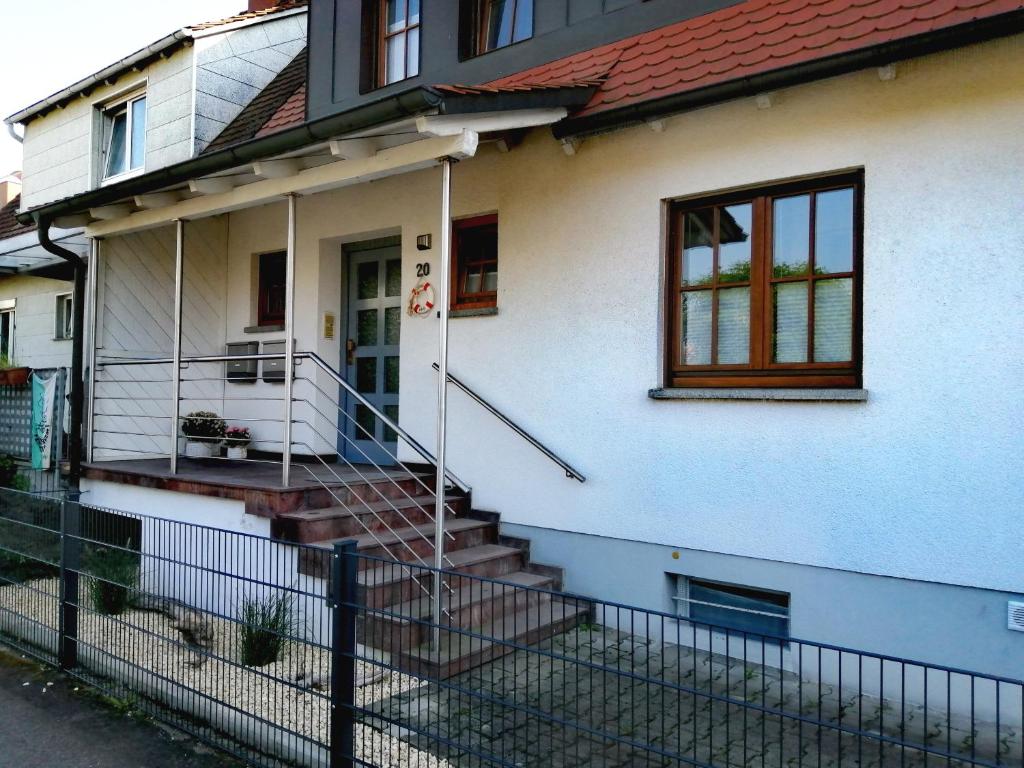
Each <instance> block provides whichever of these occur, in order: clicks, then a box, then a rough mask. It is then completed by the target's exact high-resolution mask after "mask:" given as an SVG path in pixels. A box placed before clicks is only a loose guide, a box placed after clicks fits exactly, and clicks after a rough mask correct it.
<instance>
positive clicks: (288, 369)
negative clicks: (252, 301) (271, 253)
mask: <svg viewBox="0 0 1024 768" xmlns="http://www.w3.org/2000/svg"><path fill="white" fill-rule="evenodd" d="M295 208H296V198H295V195H288V254H287V256H286V257H285V261H286V266H285V281H284V332H285V340H284V370H285V377H284V437H283V438H282V441H283V443H284V444H283V446H282V448H281V485H282V487H284V488H287V487H288V486H289V485H290V484H291V476H292V409H293V403H292V391H293V389H294V383H295V381H294V379H295V223H296V222H295Z"/></svg>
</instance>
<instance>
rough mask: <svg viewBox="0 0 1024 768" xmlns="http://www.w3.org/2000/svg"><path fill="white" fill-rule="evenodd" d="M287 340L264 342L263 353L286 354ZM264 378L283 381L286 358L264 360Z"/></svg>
mask: <svg viewBox="0 0 1024 768" xmlns="http://www.w3.org/2000/svg"><path fill="white" fill-rule="evenodd" d="M284 347H285V342H283V341H267V342H264V344H263V354H265V355H283V354H284ZM263 380H264V381H269V382H282V381H284V358H283V357H282V358H281V359H280V360H264V361H263Z"/></svg>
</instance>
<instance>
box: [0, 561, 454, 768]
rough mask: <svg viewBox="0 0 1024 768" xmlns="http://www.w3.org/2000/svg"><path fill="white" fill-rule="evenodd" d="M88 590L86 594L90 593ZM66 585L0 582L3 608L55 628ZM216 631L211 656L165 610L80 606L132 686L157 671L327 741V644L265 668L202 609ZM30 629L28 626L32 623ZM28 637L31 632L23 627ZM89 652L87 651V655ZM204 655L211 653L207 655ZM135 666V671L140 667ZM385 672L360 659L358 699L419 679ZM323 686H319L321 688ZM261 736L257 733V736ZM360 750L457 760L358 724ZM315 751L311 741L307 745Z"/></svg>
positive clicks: (433, 763)
mask: <svg viewBox="0 0 1024 768" xmlns="http://www.w3.org/2000/svg"><path fill="white" fill-rule="evenodd" d="M84 587H85V585H83V588H82V589H81V593H82V595H83V606H84V602H85V600H84V596H85V595H86V594H87V590H86V589H85V588H84ZM58 589H59V582H58V580H56V579H45V580H38V581H31V582H26V583H24V584H21V585H17V586H3V587H0V609H3V608H6V609H8V610H9V611H11V612H12V613H14V614H17V615H19V616H22V617H27V618H28V619H31V620H33V621H35V622H39V624H41V625H43V626H45V627H48V628H49V629H51V630H53V629H56V628H57V613H58V612H57V605H58V602H57V595H58ZM203 616H204V618H205V619H206V620H207V622H208V623H209V626H210V629H211V630H212V635H213V640H212V643H211V644H210V645H209V647H208V648H207V649H206V652H205V654H202V653H197V652H196V651H194V650H192V649H190V648H189V647H187V646H186V645H185V644H184V643H182V642H181V634H180V633H179V632H178V631H177V630H176V629H174V628H173V627H172V626H171V624H172V621H171V620H170V619H169V618H168V617H166V616H164V615H163V614H159V613H153V612H148V611H139V610H129V611H127V612H125V613H124V614H122V615H120V616H116V617H111V616H102V615H99V614H96V613H94V612H92V611H91V610H88V608H86V607H83V608H82V609H81V610H80V611H79V619H78V621H79V632H78V637H79V645H80V647H83V648H85V649H94V650H95V651H98V652H101V653H102V654H105V655H106V656H108V657H109V660H110V661H111V662H113V663H115V664H117V663H120V662H122V661H124V662H128V663H127V664H121V666H120V669H123V670H124V673H123V675H121V677H123V681H124V682H127V683H128V684H129V686H131V680H132V678H133V676H134V677H136V678H138V677H142V676H143V675H145V673H147V672H148V673H155V674H156V675H159V676H161V677H163V678H165V680H166V681H167V682H170V683H177V684H180V685H182V686H185V687H187V688H190V689H192V690H194V691H196V692H198V694H199V695H193V701H194V702H199V703H200V704H201V703H202V695H205V696H208V697H211V698H212V699H215V700H217V701H221V702H225V703H227V704H229V705H230V706H231V707H236V708H237V709H238V710H240V711H241V712H243V713H248V714H251V715H255V716H258V717H261V718H263V719H265V720H267V721H269V722H271V723H274V724H275V725H277V726H280V727H283V728H286V729H288V730H289V731H291V732H293V733H294V734H295V736H293V737H291V741H292V743H293V744H296V745H299V746H300V747H301V746H303V744H301V742H303V740H304V739H308V740H310V741H311V742H314V743H318V744H326V743H327V741H328V711H329V690H328V689H327V687H326V681H327V680H328V679H329V670H330V658H329V654H328V653H327V652H326V651H325V650H324V649H322V648H320V647H317V646H314V645H311V644H308V643H290V644H289V645H288V646H287V647H286V649H285V651H284V653H283V658H282V659H281V660H280V661H278V662H276V663H274V664H270V665H268V666H265V667H259V668H253V667H245V666H243V665H241V663H240V662H238V661H237V659H238V657H239V654H238V639H237V638H238V625H237V624H236V623H234V622H231V621H226V620H223V619H219V618H215V617H213V616H211V615H210V614H205V613H204V614H203ZM25 626H26V627H28V626H29V625H27V624H26V625H25ZM20 634H22V636H23V637H26V638H28V637H30V634H26V633H25V632H21V633H20ZM82 655H83V656H85V655H87V654H86V653H83V654H82ZM204 657H205V658H204ZM132 665H134V667H136V668H137V669H136V668H133V666H132ZM300 672H301V673H305V679H307V680H308V679H310V677H312V678H313V679H314V680H316V681H321V680H322V681H324V687H323V688H322V689H317V690H314V689H312V688H309V689H302V690H297V689H296V688H295V686H294V684H289V682H290V681H294V680H295V678H296V677H297V676H298V674H299V673H300ZM380 672H381V670H380V669H379V668H375V667H373V666H372V665H369V664H366V663H364V662H358V668H357V676H358V679H359V680H361V681H364V682H365V683H367V684H363V685H362V686H361V687H359V688H358V689H357V704H358V705H361V706H367V707H368V706H369V705H371V704H373V703H374V702H377V701H380V700H382V699H388V698H390V697H392V696H395V695H396V694H399V693H401V692H403V691H408V690H409V689H410V688H414V687H417V686H418V685H419V684H420V681H418V680H417V679H416V678H414V677H410V676H408V675H402V674H398V673H392V672H388V673H386V674H384V675H383V676H382V675H381V674H380ZM319 687H320V686H318V688H319ZM254 735H255V734H254ZM356 740H357V755H358V757H359V758H360V759H362V760H365V761H366V762H369V763H371V764H373V765H378V766H402V767H403V768H405V766H408V767H409V768H435V767H437V768H441V767H442V766H448V765H450V764H449V763H448V762H446V761H444V760H441V759H438V758H436V757H434V756H433V755H430V754H428V753H426V752H423V751H420V750H417V749H415V748H413V747H412V746H411V745H410V744H408V743H407V742H405V741H402V740H400V739H397V738H395V737H393V736H390V735H387V734H385V733H382V732H381V731H378V730H376V729H373V728H369V727H367V726H357V733H356ZM305 746H306V748H307V749H308V748H309V742H306V744H305Z"/></svg>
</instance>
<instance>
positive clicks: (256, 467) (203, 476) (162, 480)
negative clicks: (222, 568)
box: [83, 457, 429, 517]
mask: <svg viewBox="0 0 1024 768" xmlns="http://www.w3.org/2000/svg"><path fill="white" fill-rule="evenodd" d="M83 474H84V476H85V477H86V478H87V479H89V480H101V481H105V482H110V483H123V484H125V485H135V486H140V487H143V488H158V489H161V490H166V491H175V492H178V493H192V494H196V495H200V496H214V497H216V498H221V499H237V500H240V501H244V502H245V511H246V513H247V514H251V515H259V516H260V517H277V516H279V515H281V514H285V513H288V512H294V511H296V510H298V509H303V508H309V507H314V508H315V507H322V506H328V503H326V502H329V501H330V498H331V493H332V491H333V492H335V493H337V492H338V491H339V490H347V489H351V488H353V487H366V486H367V485H375V484H382V485H393V484H395V483H401V482H405V481H409V480H410V479H411V477H412V476H411V475H410V473H409V472H408V471H407V470H404V469H401V468H399V469H377V468H376V467H373V466H371V465H355V466H354V467H353V466H348V465H342V464H338V465H331V466H330V467H329V468H328V467H326V466H324V465H323V464H320V463H317V464H304V463H299V462H294V463H293V464H292V480H291V483H290V484H289V485H288V486H287V487H285V486H283V485H282V484H281V465H280V463H275V462H272V461H267V462H260V461H231V460H226V459H187V458H184V457H181V458H179V459H178V472H177V474H171V467H170V462H169V461H168V460H167V459H126V460H122V461H100V462H94V463H91V464H85V465H84V467H83ZM424 478H425V479H429V478H428V476H427V475H424ZM319 497H322V499H321V498H319Z"/></svg>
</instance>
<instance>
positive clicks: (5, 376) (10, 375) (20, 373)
mask: <svg viewBox="0 0 1024 768" xmlns="http://www.w3.org/2000/svg"><path fill="white" fill-rule="evenodd" d="M31 375H32V369H31V368H26V367H25V366H21V365H18V364H17V363H16V362H14V361H13V360H11V359H10V358H8V357H7V355H0V384H8V385H10V386H12V387H22V386H24V385H25V384H27V383H28V377H29V376H31Z"/></svg>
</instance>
